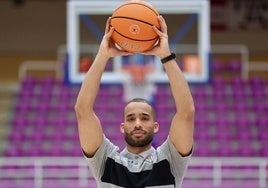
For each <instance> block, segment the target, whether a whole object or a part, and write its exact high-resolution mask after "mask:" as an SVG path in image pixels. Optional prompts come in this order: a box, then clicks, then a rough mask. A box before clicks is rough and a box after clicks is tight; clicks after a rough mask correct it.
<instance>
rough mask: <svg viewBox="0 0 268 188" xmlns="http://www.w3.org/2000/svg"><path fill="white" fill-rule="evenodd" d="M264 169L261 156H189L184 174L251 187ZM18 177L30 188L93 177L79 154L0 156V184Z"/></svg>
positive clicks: (267, 166)
mask: <svg viewBox="0 0 268 188" xmlns="http://www.w3.org/2000/svg"><path fill="white" fill-rule="evenodd" d="M204 169H205V172H204ZM246 169H247V170H246ZM267 171H268V159H267V158H264V157H263V158H262V157H257V158H256V157H193V158H192V159H191V160H190V163H189V168H188V171H187V173H186V177H185V178H186V179H187V181H196V180H199V181H202V179H205V180H208V179H209V180H211V182H212V185H210V187H211V186H213V187H219V186H221V185H222V184H223V182H224V181H225V179H228V180H230V179H232V180H236V179H238V180H240V181H243V180H245V181H246V180H248V179H251V180H254V181H255V182H256V186H255V187H254V188H265V187H267V177H268V174H267ZM18 179H19V180H21V181H22V180H23V179H28V180H29V179H31V180H32V182H31V183H32V186H31V187H34V188H43V187H45V185H46V181H48V180H49V179H53V180H54V181H55V180H65V181H68V180H72V179H76V180H77V181H76V183H77V185H75V187H88V186H89V185H88V184H89V180H91V181H92V182H93V181H94V180H93V176H92V174H91V173H90V170H89V168H88V165H87V163H86V160H85V159H84V158H83V157H2V158H0V185H4V184H3V182H4V180H8V181H9V182H12V181H17V180H18ZM1 182H2V183H1ZM95 186H96V184H94V183H91V185H90V186H89V187H95ZM56 187H57V186H56Z"/></svg>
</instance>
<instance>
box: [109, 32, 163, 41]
mask: <svg viewBox="0 0 268 188" xmlns="http://www.w3.org/2000/svg"><path fill="white" fill-rule="evenodd" d="M114 31H115V32H116V33H118V34H119V35H121V36H122V37H125V38H127V39H130V40H135V41H143V42H144V41H152V40H155V39H157V38H158V37H155V38H153V39H147V40H142V39H135V38H131V37H127V36H125V35H123V34H121V33H119V32H118V31H117V30H114Z"/></svg>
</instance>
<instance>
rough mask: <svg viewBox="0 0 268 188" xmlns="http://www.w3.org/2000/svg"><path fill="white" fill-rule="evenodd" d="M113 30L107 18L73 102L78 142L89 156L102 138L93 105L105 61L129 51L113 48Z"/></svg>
mask: <svg viewBox="0 0 268 188" xmlns="http://www.w3.org/2000/svg"><path fill="white" fill-rule="evenodd" d="M113 31H114V29H113V28H110V18H109V19H108V20H107V23H106V28H105V35H104V37H103V39H102V42H101V44H100V48H99V51H98V54H97V55H96V57H95V60H94V62H93V64H92V65H91V67H90V69H89V70H88V72H87V74H86V76H85V79H84V80H83V82H82V86H81V89H80V92H79V94H78V97H77V101H76V104H75V112H76V116H77V121H78V133H79V138H80V144H81V147H82V149H83V151H84V152H85V154H86V155H87V156H89V157H92V156H93V155H94V154H95V152H96V151H97V149H98V148H99V146H100V145H101V143H102V140H103V130H102V127H101V123H100V120H99V118H98V117H97V115H96V114H95V112H94V108H93V107H94V102H95V99H96V96H97V93H98V90H99V85H100V81H101V76H102V74H103V72H104V69H105V66H106V63H107V62H108V60H109V58H111V57H115V56H118V55H129V53H127V52H123V51H119V50H117V49H116V48H115V46H114V44H113V42H112V41H111V40H110V37H111V35H112V32H113Z"/></svg>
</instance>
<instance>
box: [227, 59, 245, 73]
mask: <svg viewBox="0 0 268 188" xmlns="http://www.w3.org/2000/svg"><path fill="white" fill-rule="evenodd" d="M241 65H242V62H241V61H240V60H239V59H231V60H230V61H228V62H227V66H226V67H227V69H228V71H232V72H236V73H239V72H240V71H241Z"/></svg>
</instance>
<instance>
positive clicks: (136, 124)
mask: <svg viewBox="0 0 268 188" xmlns="http://www.w3.org/2000/svg"><path fill="white" fill-rule="evenodd" d="M135 127H137V128H140V127H141V120H140V119H139V118H137V119H136V123H135Z"/></svg>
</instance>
